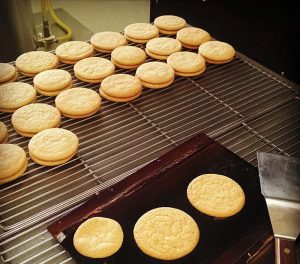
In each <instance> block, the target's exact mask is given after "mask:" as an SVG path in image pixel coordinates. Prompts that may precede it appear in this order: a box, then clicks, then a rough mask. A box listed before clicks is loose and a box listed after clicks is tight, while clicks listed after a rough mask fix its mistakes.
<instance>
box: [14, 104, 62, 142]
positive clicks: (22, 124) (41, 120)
mask: <svg viewBox="0 0 300 264" xmlns="http://www.w3.org/2000/svg"><path fill="white" fill-rule="evenodd" d="M11 122H12V125H13V127H14V129H15V130H16V132H17V133H18V134H20V135H21V136H24V137H33V136H34V135H35V134H37V133H38V132H40V131H42V130H45V129H47V128H53V127H59V126H60V122H61V116H60V112H59V111H58V110H57V109H56V108H55V107H53V106H51V105H48V104H40V103H36V104H29V105H25V106H23V107H21V108H19V109H17V110H16V111H15V112H14V113H13V115H12V117H11Z"/></svg>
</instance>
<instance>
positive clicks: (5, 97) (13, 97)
mask: <svg viewBox="0 0 300 264" xmlns="http://www.w3.org/2000/svg"><path fill="white" fill-rule="evenodd" d="M35 100H36V91H35V89H34V87H33V86H31V85H30V84H28V83H23V82H11V83H6V84H3V85H1V86H0V111H1V112H8V113H13V112H14V111H16V110H17V109H18V108H20V107H22V106H24V105H27V104H31V103H33V102H35Z"/></svg>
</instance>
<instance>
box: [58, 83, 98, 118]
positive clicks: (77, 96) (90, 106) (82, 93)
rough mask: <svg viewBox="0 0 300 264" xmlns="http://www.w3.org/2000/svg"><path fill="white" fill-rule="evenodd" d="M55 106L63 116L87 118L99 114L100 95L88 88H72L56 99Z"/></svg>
mask: <svg viewBox="0 0 300 264" xmlns="http://www.w3.org/2000/svg"><path fill="white" fill-rule="evenodd" d="M55 106H56V108H57V109H58V110H59V111H60V112H61V114H62V115H63V116H66V117H69V118H74V119H77V118H85V117H89V116H92V115H94V114H95V113H97V112H98V111H99V109H100V107H101V98H100V95H99V94H98V93H97V92H95V91H93V90H91V89H88V88H72V89H69V90H66V91H63V92H61V93H60V94H59V95H58V96H57V97H56V98H55Z"/></svg>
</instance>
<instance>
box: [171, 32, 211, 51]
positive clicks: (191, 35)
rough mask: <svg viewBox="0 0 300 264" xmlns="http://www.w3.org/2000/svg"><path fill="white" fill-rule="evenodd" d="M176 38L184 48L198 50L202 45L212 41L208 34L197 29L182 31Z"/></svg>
mask: <svg viewBox="0 0 300 264" xmlns="http://www.w3.org/2000/svg"><path fill="white" fill-rule="evenodd" d="M176 38H177V39H178V40H179V41H180V42H181V44H182V46H183V47H185V48H188V49H198V48H199V46H200V45H201V44H202V43H204V42H207V41H210V40H211V37H210V35H209V33H208V32H206V31H205V30H203V29H201V28H196V27H187V28H182V29H180V30H179V31H178V32H177V35H176Z"/></svg>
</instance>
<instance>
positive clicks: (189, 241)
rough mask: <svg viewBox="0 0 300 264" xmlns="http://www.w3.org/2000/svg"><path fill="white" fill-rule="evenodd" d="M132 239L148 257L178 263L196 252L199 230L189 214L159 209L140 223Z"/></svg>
mask: <svg viewBox="0 0 300 264" xmlns="http://www.w3.org/2000/svg"><path fill="white" fill-rule="evenodd" d="M133 235H134V239H135V242H136V243H137V245H138V247H139V248H140V249H141V250H142V251H143V252H144V253H145V254H147V255H149V256H151V257H153V258H157V259H161V260H175V259H178V258H181V257H184V256H186V255H187V254H189V253H191V252H192V251H193V250H194V248H195V247H196V246H197V244H198V241H199V238H200V230H199V228H198V225H197V223H196V222H195V220H194V219H193V218H192V217H191V216H189V215H188V214H187V213H185V212H183V211H181V210H179V209H176V208H171V207H159V208H155V209H152V210H150V211H148V212H146V213H145V214H144V215H142V216H141V217H140V218H139V219H138V221H137V222H136V224H135V226H134V229H133Z"/></svg>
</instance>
